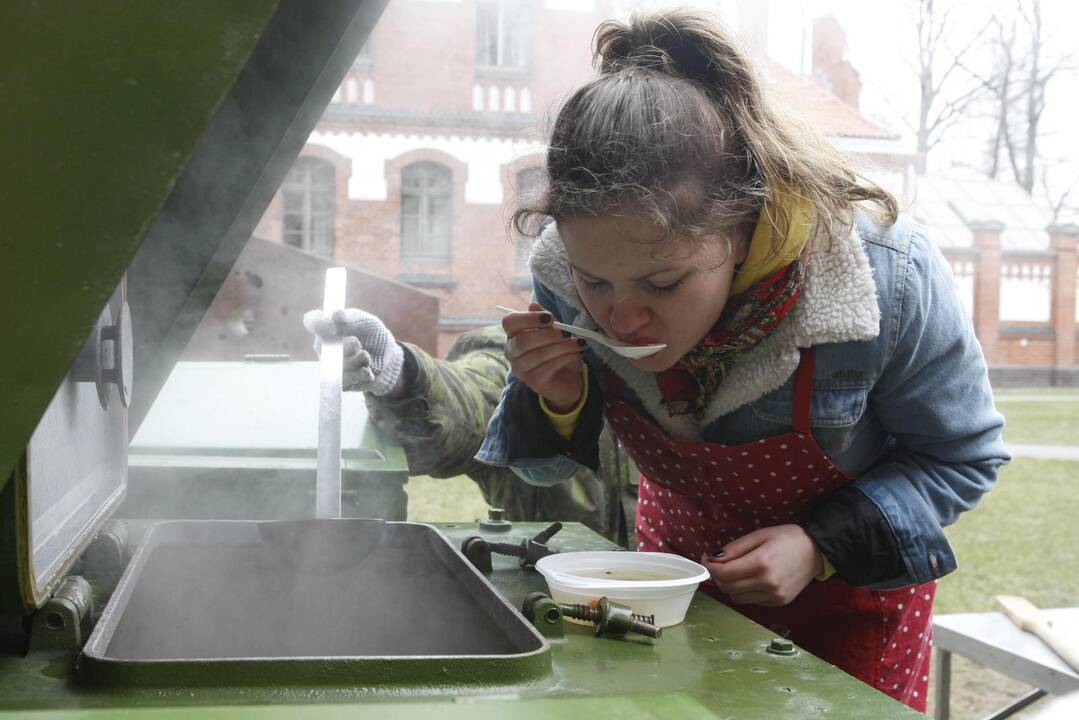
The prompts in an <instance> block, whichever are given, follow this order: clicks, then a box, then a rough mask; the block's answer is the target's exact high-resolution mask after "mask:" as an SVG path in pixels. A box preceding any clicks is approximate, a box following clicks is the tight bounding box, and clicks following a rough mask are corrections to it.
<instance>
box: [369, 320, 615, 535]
mask: <svg viewBox="0 0 1079 720" xmlns="http://www.w3.org/2000/svg"><path fill="white" fill-rule="evenodd" d="M505 344H506V335H505V333H504V332H503V331H502V328H501V327H499V326H497V325H496V326H491V327H485V328H481V329H479V330H473V331H470V332H467V333H464V334H463V335H461V336H460V337H459V338H457V340H456V341H455V342H454V344H453V346H452V347H451V348H450V351H449V354H448V355H447V357H446V360H445V361H442V360H437V359H435V358H433V357H431V356H430V355H428V354H427V353H425V352H424V351H423V350H421V349H419V348H417V347H415V346H413V345H408V344H405V345H404V347H405V352H406V354H409V355H411V359H412V360H414V361H415V371H414V373H415V376H414V378H413V381H412V385H411V387H410V388H409V390H408V392H407V394H406V395H405V396H404V397H401V398H388V397H375V396H372V395H368V396H367V407H368V411H369V412H370V414H371V419H372V420H373V421H374V423H375V424H376V425H377V426H378V428H379V429H380V430H381V431H382V432H383V433H384V434H385V435H386V436H387V438H388V439H389V440H390V441H391V442H395V443H397V444H399V445H400V446H401V447H402V448H403V449H404V451H405V455H406V456H407V457H408V464H409V469H410V471H411V472H412V473H413V474H414V475H430V476H432V477H452V476H455V475H468V476H469V477H470V478H471V479H472V480H473V481H474V482H475V483H476V484H477V485H478V486H479V488H480V491H481V492H482V493H483V497H484V500H486V502H487V503H488V504H489V505H491V506H492V507H501V508H504V509H505V510H506V514H507V517H508V518H509V519H510V520H514V521H548V520H562V521H570V522H580V523H583V524H585V525H587V526H588V527H590V528H592V529H593V530H595V531H596V532H598V533H600V534H601V535H604V536H606V537H608V538H609V539H611V540H613V541H614V542H616V543H619V544H622V545H628V546H629V547H633V546H634V545H633V531H634V526H633V511H634V507H635V505H636V468H634V467H633V466H632V463H631V461H630V460H629V458H628V457H627V456H626V455H625V454H624V453H622V452H620V451H619V449H618V447H617V441H616V440H615V439H614V436H613V434H612V433H611V432H610V431H609V429H606V428H605V429H604V431H603V433H602V434H601V436H600V474H599V475H598V476H597V475H595V474H593V473H592V472H591V471H589V470H587V469H585V468H582V469H581V470H579V471H578V472H577V474H576V475H574V476H573V477H572V478H570V479H569V480H567V481H566V482H563V483H560V484H558V485H556V486H554V487H550V488H538V487H533V486H531V485H529V484H528V483H526V482H524V481H523V480H521V479H520V478H518V477H517V476H516V475H515V474H514V473H513V471H512V470H510V469H509V468H504V467H494V466H490V465H484V464H482V463H478V462H476V461H474V460H473V459H472V457H473V455H474V454H475V453H476V451H477V450H479V447H480V443H481V442H482V441H483V436H484V433H485V431H486V429H487V421H488V420H489V419H490V417H491V414H492V413H493V412H494V409H495V407H496V406H497V405H498V400H499V396H500V394H501V392H502V388H503V387H504V386H505V384H506V373H507V372H508V371H509V361H508V360H506V358H505V355H504V354H503V353H504V349H505Z"/></svg>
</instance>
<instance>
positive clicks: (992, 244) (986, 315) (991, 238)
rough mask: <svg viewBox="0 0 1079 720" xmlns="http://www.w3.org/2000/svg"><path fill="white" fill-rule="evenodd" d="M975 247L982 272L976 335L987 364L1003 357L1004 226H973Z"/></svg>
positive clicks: (978, 282) (977, 288)
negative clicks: (1001, 326)
mask: <svg viewBox="0 0 1079 720" xmlns="http://www.w3.org/2000/svg"><path fill="white" fill-rule="evenodd" d="M970 231H971V232H972V233H974V246H975V247H976V248H978V270H977V275H976V276H975V281H974V332H975V334H977V336H978V341H979V342H980V343H981V344H982V352H983V353H984V354H985V362H986V364H987V365H993V364H995V363H996V362H997V360H998V358H999V357H1000V352H999V348H998V347H997V346H998V344H999V342H1000V234H1001V233H1002V232H1004V223H1002V222H999V221H997V220H978V221H974V222H971V223H970Z"/></svg>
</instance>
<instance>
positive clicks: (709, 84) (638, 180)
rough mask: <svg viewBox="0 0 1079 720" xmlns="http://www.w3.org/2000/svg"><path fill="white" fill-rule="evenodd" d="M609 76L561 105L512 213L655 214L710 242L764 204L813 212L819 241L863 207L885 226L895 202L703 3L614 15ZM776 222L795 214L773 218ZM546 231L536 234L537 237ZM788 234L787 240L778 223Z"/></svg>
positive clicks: (604, 30) (602, 59)
mask: <svg viewBox="0 0 1079 720" xmlns="http://www.w3.org/2000/svg"><path fill="white" fill-rule="evenodd" d="M594 64H595V65H596V67H597V69H598V76H597V77H596V78H595V79H593V80H592V81H591V82H589V83H588V84H586V85H585V86H583V87H582V88H580V89H579V90H577V91H576V92H575V93H573V95H572V96H571V97H570V98H569V99H568V100H567V102H566V103H565V105H564V106H563V107H562V109H561V110H560V111H559V113H558V116H557V118H556V120H555V122H554V126H553V129H552V132H551V138H550V144H549V147H548V151H547V164H546V174H547V182H546V187H545V189H544V191H543V192H542V193H540V194H539V195H538V196H537V197H536V198H534V199H533V201H532V202H531V203H526V204H525V205H524V206H523V207H521V208H520V209H519V210H518V211H517V212H516V213H514V215H513V219H512V222H513V225H514V227H515V228H516V229H517V231H518V232H520V233H522V234H524V235H528V234H530V233H529V228H533V229H534V228H536V227H537V223H535V222H534V220H535V219H536V216H537V215H540V216H543V215H546V216H551V217H553V218H554V219H555V220H556V221H558V220H565V219H572V218H579V217H583V216H631V217H635V218H636V217H640V218H641V219H645V220H650V221H651V222H653V223H654V224H655V225H657V226H658V227H659V228H661V229H662V230H663V231H664V233H665V235H666V237H675V236H679V237H683V238H687V239H691V240H705V239H710V238H716V237H724V236H726V237H727V238H728V239H729V238H730V236H731V235H733V234H735V233H736V232H738V231H739V230H741V231H743V232H744V231H747V230H748V229H750V228H752V226H753V225H754V224H755V223H756V222H757V220H758V218H760V216H761V213H762V212H763V210H764V207H765V203H766V202H767V201H769V200H773V199H776V198H777V196H783V197H784V198H785V202H779V203H776V204H774V205H773V206H770V207H775V208H776V211H777V212H778V213H784V212H786V208H788V207H790V202H791V200H792V199H793V200H794V201H796V202H800V203H802V204H807V205H808V207H809V208H810V211H811V215H812V218H813V221H812V222H813V228H812V233H811V238H813V240H812V241H811V242H813V243H816V242H818V241H819V239H822V238H828V237H831V235H832V233H833V232H835V230H836V228H837V225H838V226H839V227H843V226H845V227H846V228H848V229H849V227H850V224H851V223H853V218H854V207H855V205H856V204H857V203H864V202H866V201H868V203H869V204H873V205H875V208H873V207H867V209H869V210H870V211H872V212H874V214H875V215H876V216H877V217H878V218H879V219H880V220H881V221H882V222H883V223H884V224H886V225H890V224H892V223H894V222H895V219H896V216H897V214H898V206H897V204H896V201H895V198H893V197H892V195H890V194H889V193H888V192H887V191H885V190H883V189H882V188H880V187H879V186H877V185H876V184H874V183H872V182H870V181H868V180H866V179H865V178H863V177H862V176H860V175H859V174H858V173H857V172H856V171H855V169H854V168H853V165H852V164H851V162H850V161H849V160H848V159H847V158H846V157H845V156H843V155H842V154H841V153H840V152H839V151H837V150H836V149H835V148H834V147H832V145H831V144H830V143H829V142H828V141H826V140H825V139H824V138H822V137H821V136H820V135H819V134H818V133H817V132H815V131H814V130H812V129H811V128H810V127H809V126H808V125H806V124H805V123H803V122H801V121H799V120H797V119H795V118H793V117H792V116H790V115H788V114H786V113H785V112H784V111H782V110H780V109H778V108H776V107H774V106H773V104H772V102H771V101H770V100H769V98H768V95H767V93H766V91H765V88H764V86H763V84H762V83H761V81H760V79H759V78H758V75H757V71H756V69H755V67H754V64H753V63H752V62H751V61H750V59H749V57H748V56H747V55H746V53H745V52H744V51H743V50H742V49H741V48H740V46H739V44H738V42H737V41H736V40H735V38H734V36H733V34H732V33H731V32H730V31H729V30H727V29H726V28H725V27H724V26H723V25H722V24H721V23H720V22H719V21H718V20H716V19H714V18H712V17H710V16H708V15H707V14H704V13H701V12H700V11H696V10H688V9H681V10H673V11H664V12H659V13H654V14H646V15H635V16H634V17H633V18H632V19H631V20H630V21H629V22H626V23H624V22H619V21H608V22H605V23H603V24H602V25H600V26H599V28H598V29H597V30H596V34H595V36H594ZM769 220H770V221H771V222H772V224H773V228H775V227H776V226H777V225H783V226H786V221H787V220H789V218H778V217H773V218H769ZM534 232H535V231H534V230H533V231H532V233H531V234H534ZM773 238H774V241H775V242H776V243H778V242H779V241H780V240H781V238H780V237H778V233H775V232H773Z"/></svg>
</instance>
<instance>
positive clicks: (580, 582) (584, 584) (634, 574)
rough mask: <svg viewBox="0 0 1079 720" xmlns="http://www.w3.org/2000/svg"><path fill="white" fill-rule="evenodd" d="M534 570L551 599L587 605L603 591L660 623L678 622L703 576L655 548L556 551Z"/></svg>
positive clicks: (704, 573) (703, 572)
mask: <svg viewBox="0 0 1079 720" xmlns="http://www.w3.org/2000/svg"><path fill="white" fill-rule="evenodd" d="M536 570H538V571H539V573H540V574H541V575H543V577H544V578H545V579H546V580H547V587H548V588H549V589H550V591H551V597H552V598H553V599H554V600H555V601H556V602H561V603H579V604H582V605H587V604H590V603H593V602H595V601H596V600H599V599H600V598H601V597H606V598H607V599H609V600H611V601H613V602H617V603H621V604H622V605H628V606H629V607H631V608H632V609H633V612H635V613H640V614H642V615H655V616H656V625H659V626H660V627H669V626H671V625H677V624H678V623H680V622H682V621H683V620H684V619H685V617H686V610H687V609H689V603H690V601H691V600H692V599H693V593H694V592H695V591H696V590H697V585H699V584H700V583H701V582H702V581H704V580H707V579H708V571H707V570H705V568H704V566H703V565H701V564H699V563H695V562H693V561H692V560H687V559H686V558H684V557H681V556H679V555H672V554H669V553H657V552H626V551H595V552H567V553H556V554H554V555H548V556H547V557H545V558H542V559H541V560H540V561H539V562H538V563H536Z"/></svg>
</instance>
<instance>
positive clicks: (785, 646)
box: [767, 638, 798, 655]
mask: <svg viewBox="0 0 1079 720" xmlns="http://www.w3.org/2000/svg"><path fill="white" fill-rule="evenodd" d="M767 651H768V652H770V653H771V654H773V655H794V654H795V653H796V652H798V651H797V650H796V649H795V647H794V643H793V642H791V641H790V640H787V639H786V638H772V642H770V643H768V647H767Z"/></svg>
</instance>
